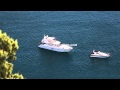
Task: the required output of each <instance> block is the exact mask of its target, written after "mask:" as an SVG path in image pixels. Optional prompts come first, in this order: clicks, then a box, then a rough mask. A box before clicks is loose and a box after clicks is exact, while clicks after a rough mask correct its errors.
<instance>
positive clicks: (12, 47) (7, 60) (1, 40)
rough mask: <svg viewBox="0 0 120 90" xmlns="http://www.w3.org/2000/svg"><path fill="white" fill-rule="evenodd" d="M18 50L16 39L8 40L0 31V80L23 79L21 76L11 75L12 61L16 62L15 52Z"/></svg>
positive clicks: (17, 74)
mask: <svg viewBox="0 0 120 90" xmlns="http://www.w3.org/2000/svg"><path fill="white" fill-rule="evenodd" d="M18 49H19V46H18V41H17V39H16V40H14V39H13V38H10V37H9V36H8V35H7V34H6V33H2V30H0V79H24V77H23V76H22V74H19V73H15V74H12V71H13V64H12V63H11V62H12V61H14V60H16V58H17V57H16V52H17V50H18Z"/></svg>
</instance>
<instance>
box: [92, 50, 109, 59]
mask: <svg viewBox="0 0 120 90" xmlns="http://www.w3.org/2000/svg"><path fill="white" fill-rule="evenodd" d="M90 57H96V58H108V57H110V54H109V53H105V52H100V51H97V50H93V52H92V53H91V55H90Z"/></svg>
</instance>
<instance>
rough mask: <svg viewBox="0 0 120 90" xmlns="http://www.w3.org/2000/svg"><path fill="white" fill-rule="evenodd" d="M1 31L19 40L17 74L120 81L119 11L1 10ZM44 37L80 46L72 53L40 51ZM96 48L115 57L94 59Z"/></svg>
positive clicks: (15, 64) (34, 77)
mask: <svg viewBox="0 0 120 90" xmlns="http://www.w3.org/2000/svg"><path fill="white" fill-rule="evenodd" d="M0 29H2V30H3V31H4V32H7V34H8V35H9V36H11V37H12V38H14V39H18V42H19V47H20V48H19V50H18V52H17V60H16V61H14V71H13V73H15V72H19V73H20V74H23V76H24V77H25V78H27V79H96V78H97V79H118V78H120V12H119V11H0ZM44 34H48V35H49V36H55V37H56V38H57V39H58V40H60V41H61V42H63V43H67V44H78V46H77V47H74V49H73V50H72V51H71V52H69V53H58V52H53V51H48V50H44V49H40V48H38V44H39V42H40V41H41V39H42V38H43V35H44ZM93 49H96V50H100V51H104V52H109V53H111V57H110V58H108V59H97V58H90V57H89V55H90V53H91V52H92V50H93Z"/></svg>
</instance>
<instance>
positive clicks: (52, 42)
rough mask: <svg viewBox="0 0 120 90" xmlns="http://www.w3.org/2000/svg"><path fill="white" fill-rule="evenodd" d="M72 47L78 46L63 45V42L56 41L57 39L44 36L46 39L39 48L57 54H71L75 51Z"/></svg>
mask: <svg viewBox="0 0 120 90" xmlns="http://www.w3.org/2000/svg"><path fill="white" fill-rule="evenodd" d="M72 46H77V44H76V45H69V44H61V42H60V41H58V40H56V38H55V37H49V36H48V35H44V38H43V39H42V40H41V42H40V44H39V45H38V47H40V48H44V49H48V50H52V51H57V52H70V51H71V50H72V49H73V47H72Z"/></svg>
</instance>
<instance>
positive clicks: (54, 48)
mask: <svg viewBox="0 0 120 90" xmlns="http://www.w3.org/2000/svg"><path fill="white" fill-rule="evenodd" d="M38 47H39V48H43V49H47V50H51V51H56V52H70V51H71V50H72V48H71V49H64V48H59V47H57V46H50V45H45V44H40V45H39V46H38Z"/></svg>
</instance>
